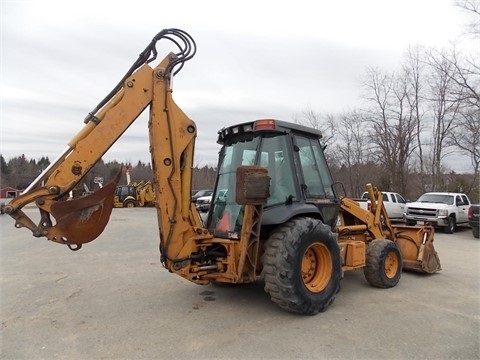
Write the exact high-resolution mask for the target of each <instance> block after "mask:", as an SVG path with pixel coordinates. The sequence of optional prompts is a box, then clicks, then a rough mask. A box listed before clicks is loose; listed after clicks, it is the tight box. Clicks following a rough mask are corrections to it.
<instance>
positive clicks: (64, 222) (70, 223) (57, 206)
mask: <svg viewBox="0 0 480 360" xmlns="http://www.w3.org/2000/svg"><path fill="white" fill-rule="evenodd" d="M120 176H121V172H119V173H118V175H117V176H116V177H115V179H114V180H113V181H111V182H110V183H108V184H107V185H105V186H104V187H102V188H101V189H100V190H98V191H96V192H94V193H93V194H91V195H88V196H85V197H83V198H79V199H74V200H67V201H58V202H55V203H53V204H52V206H51V214H52V215H53V217H54V218H55V220H56V222H57V223H56V225H55V226H53V227H51V228H49V229H48V233H47V238H48V239H49V240H52V241H55V242H58V243H62V244H67V245H71V244H76V245H80V246H81V244H84V243H88V242H90V241H92V240H94V239H96V238H97V237H98V236H99V235H100V234H101V233H102V232H103V230H104V229H105V226H106V225H107V223H108V220H109V219H110V214H111V213H112V208H113V196H114V192H115V188H116V186H117V183H118V181H119V180H120Z"/></svg>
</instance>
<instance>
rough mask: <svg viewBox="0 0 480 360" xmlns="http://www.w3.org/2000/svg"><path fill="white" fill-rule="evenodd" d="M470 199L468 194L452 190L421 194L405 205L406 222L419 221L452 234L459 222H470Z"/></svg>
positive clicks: (412, 223) (411, 223)
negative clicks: (414, 200)
mask: <svg viewBox="0 0 480 360" xmlns="http://www.w3.org/2000/svg"><path fill="white" fill-rule="evenodd" d="M469 207H470V200H469V198H468V196H467V195H466V194H462V193H451V192H429V193H425V194H423V195H422V196H420V197H419V198H418V199H417V201H416V202H411V203H407V204H406V206H405V222H406V224H407V225H415V224H416V223H417V221H421V222H428V223H431V224H432V225H433V226H435V227H442V228H443V229H444V231H445V232H446V233H447V234H452V233H454V232H455V230H456V229H457V225H459V224H465V225H466V224H468V209H469Z"/></svg>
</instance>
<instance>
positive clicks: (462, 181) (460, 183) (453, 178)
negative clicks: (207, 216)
mask: <svg viewBox="0 0 480 360" xmlns="http://www.w3.org/2000/svg"><path fill="white" fill-rule="evenodd" d="M332 152H333V151H330V152H329V153H332ZM329 157H330V155H329ZM329 160H330V161H329V163H330V170H331V172H332V176H333V178H334V180H335V182H336V183H337V189H338V191H339V193H340V195H345V196H350V197H359V196H360V195H361V194H362V193H363V192H364V191H365V185H366V184H367V183H372V184H373V185H374V186H376V187H378V188H379V189H380V190H383V191H397V192H400V191H399V189H398V188H395V187H393V186H392V183H393V182H392V178H391V171H390V169H386V168H385V167H384V166H383V165H381V164H376V163H375V162H373V161H372V162H368V163H361V164H350V165H347V164H342V163H338V162H332V158H330V159H329ZM0 162H1V173H0V187H1V188H4V187H12V188H14V189H18V190H24V189H25V188H27V187H28V185H30V184H31V183H32V182H33V180H35V178H36V177H37V176H38V175H39V174H40V173H41V172H42V171H43V170H45V169H46V168H47V167H48V165H49V164H50V161H49V159H48V157H41V158H40V159H39V160H35V159H27V158H26V157H25V155H21V156H18V157H14V158H12V159H10V160H9V161H8V162H7V161H5V159H4V157H3V156H2V155H0ZM126 167H129V168H130V181H131V182H137V183H138V182H140V181H142V180H144V181H148V180H153V170H152V167H151V165H150V163H144V162H141V161H139V162H138V163H137V164H135V165H132V164H123V163H119V162H117V161H110V162H104V161H103V160H102V159H100V160H99V161H98V162H97V164H95V166H94V167H93V168H92V169H91V170H90V171H89V172H88V173H87V174H86V175H85V177H84V178H83V179H82V181H81V182H80V183H79V184H78V185H77V186H76V188H75V189H74V196H75V197H80V196H83V195H85V194H86V193H87V192H91V191H95V190H98V189H99V188H100V184H99V183H98V181H99V180H100V181H101V183H102V185H104V184H106V183H108V182H109V181H111V180H112V179H113V178H114V177H115V176H116V175H117V174H118V172H119V171H122V175H121V178H120V180H119V184H120V185H122V184H127V176H126V172H125V169H126ZM216 170H217V169H216V167H213V166H209V165H205V166H203V167H195V168H194V169H193V175H192V190H201V189H213V187H214V185H215V178H216V175H217V171H216ZM408 178H409V182H408V183H409V187H408V188H407V189H406V190H405V191H403V192H401V193H402V195H404V196H405V197H406V198H407V199H409V200H415V199H416V198H417V197H418V196H419V195H421V194H422V193H423V192H425V191H430V190H432V189H431V188H428V187H427V188H426V189H424V188H423V185H422V177H421V175H420V174H419V173H418V172H411V173H409V174H408ZM440 178H441V179H442V181H441V183H440V185H439V186H438V187H437V190H438V191H453V192H466V193H467V194H468V195H469V196H470V198H471V200H472V201H474V202H480V199H479V194H480V188H479V185H478V182H477V183H476V186H475V182H474V179H475V178H478V177H477V176H475V174H473V173H469V174H457V173H455V172H453V171H447V172H442V176H441V177H440Z"/></svg>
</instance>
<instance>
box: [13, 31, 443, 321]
mask: <svg viewBox="0 0 480 360" xmlns="http://www.w3.org/2000/svg"><path fill="white" fill-rule="evenodd" d="M159 40H170V41H171V42H173V44H174V45H175V47H176V49H178V51H177V52H175V53H174V52H171V53H168V54H167V55H166V56H165V57H164V58H163V60H161V61H160V62H159V64H158V65H156V66H155V67H151V66H150V65H149V64H150V63H151V62H152V61H154V60H155V59H156V56H157V49H156V44H157V42H158V41H159ZM195 52H196V45H195V42H194V40H193V39H192V37H191V36H190V35H189V34H188V33H186V32H185V31H183V30H179V29H164V30H162V31H161V32H159V33H158V34H157V35H156V36H155V37H154V38H153V40H152V41H151V43H150V44H149V45H148V46H147V48H146V49H145V50H144V51H143V52H142V53H141V54H140V56H139V58H138V60H137V61H136V62H135V63H134V64H133V65H132V67H131V68H130V69H129V70H128V71H127V73H126V74H125V76H124V77H123V78H122V79H121V81H120V82H119V83H118V85H117V86H115V87H114V89H113V90H112V91H111V93H110V94H108V96H107V97H106V98H105V99H103V100H102V101H101V102H100V103H99V104H98V106H97V107H96V108H95V109H94V110H93V111H92V112H90V113H89V114H88V115H87V117H86V119H85V125H84V127H83V128H82V129H81V130H80V131H79V132H78V134H76V135H75V136H74V137H73V139H72V140H71V141H70V142H69V143H68V146H67V148H66V149H65V151H64V152H63V153H62V154H61V155H60V156H59V157H58V158H57V159H56V160H55V161H53V162H52V164H51V165H50V166H49V167H48V168H47V169H46V170H45V171H44V172H43V173H42V174H40V175H39V177H38V178H37V179H35V180H34V182H33V183H32V184H31V185H30V186H29V187H28V188H27V189H26V190H25V192H24V193H23V194H22V195H20V196H19V197H17V198H15V199H13V200H12V201H11V202H10V203H9V204H8V205H7V206H6V207H5V212H6V213H8V214H9V215H10V216H11V217H12V218H14V219H15V226H16V227H17V228H20V227H26V228H27V229H29V230H30V231H31V232H32V234H33V235H34V236H35V237H46V238H47V239H48V240H51V241H53V242H56V243H59V244H64V245H66V246H67V247H69V248H70V249H71V250H78V249H80V248H81V247H82V245H83V244H85V243H88V242H90V241H92V240H94V239H95V238H97V237H98V236H99V235H100V234H101V233H102V231H103V229H104V228H105V226H106V225H107V223H108V220H109V217H110V214H111V211H112V200H113V193H114V189H115V186H116V183H117V182H118V179H119V177H120V174H121V173H120V172H119V175H118V176H117V177H116V178H115V179H114V180H113V181H112V182H111V183H109V184H108V185H105V186H104V187H103V188H101V189H100V190H98V191H96V192H95V193H94V194H92V195H89V196H87V197H84V198H80V199H74V200H70V201H65V198H66V196H67V194H68V193H69V191H70V190H71V189H72V188H73V187H74V186H75V185H76V184H78V183H79V182H80V181H81V179H82V178H83V177H84V176H85V174H87V172H88V171H89V170H90V169H91V168H92V167H93V165H94V164H95V163H96V162H97V161H98V160H99V159H100V158H101V157H102V156H103V155H104V154H105V152H106V151H107V150H108V149H109V148H110V147H111V146H112V144H114V143H115V141H116V140H117V139H118V138H119V137H120V136H121V135H122V133H123V132H124V131H125V130H126V129H127V128H128V127H129V126H130V125H131V124H132V123H133V121H135V119H136V118H137V117H138V116H139V115H140V114H141V113H142V112H143V111H144V110H145V109H146V108H147V107H149V111H150V116H149V123H148V128H149V140H150V152H151V158H152V166H153V170H154V187H155V194H156V200H155V207H156V212H157V218H158V229H159V235H160V246H159V248H160V261H161V263H162V264H163V266H164V267H165V268H166V269H167V270H168V271H170V272H172V273H175V274H177V275H179V276H181V277H183V278H185V279H187V280H189V281H191V282H193V283H196V284H200V285H206V284H209V283H213V284H242V283H251V282H255V281H257V280H258V281H263V282H264V284H265V285H264V288H265V291H266V292H267V293H269V295H270V298H271V300H272V301H273V302H274V303H276V304H277V305H278V306H280V307H281V308H282V309H284V310H287V311H290V312H293V313H298V314H305V315H313V314H317V313H318V312H321V311H324V310H326V308H327V307H328V306H329V305H330V304H331V303H332V302H333V301H334V299H335V296H336V294H337V293H338V291H339V289H340V281H341V279H342V277H343V273H344V271H348V270H355V269H363V271H364V274H365V278H366V279H367V281H368V282H369V283H370V284H371V285H372V286H376V287H382V288H390V287H393V286H395V285H396V284H397V283H398V281H399V279H400V276H401V273H402V270H403V269H408V270H413V271H419V272H424V273H435V272H437V271H439V270H440V269H441V267H440V261H439V259H438V256H437V253H436V251H435V249H434V247H433V238H434V230H433V228H432V227H431V226H412V227H408V226H393V225H392V224H391V223H390V221H389V219H388V216H387V214H386V212H385V208H384V206H383V204H382V196H381V195H382V194H381V192H380V191H378V190H377V189H376V188H375V187H373V186H372V185H368V186H367V190H368V191H369V194H370V199H371V201H372V207H371V209H370V211H366V210H363V209H361V208H360V207H359V206H358V203H356V202H355V201H353V200H351V199H348V198H345V197H341V196H339V194H338V191H337V187H338V184H336V183H334V181H333V179H332V176H331V174H330V171H329V167H328V165H327V162H326V159H325V156H324V153H323V150H324V144H323V143H322V134H321V132H320V131H319V130H316V129H311V128H308V127H306V126H302V125H298V124H294V123H289V122H285V121H280V120H275V119H260V120H254V121H246V122H243V123H241V124H237V125H232V126H228V127H225V128H222V129H221V130H219V132H218V143H219V144H220V145H221V150H220V153H219V160H218V175H217V179H216V184H215V189H214V193H213V198H212V204H211V207H210V210H209V213H208V216H207V219H206V220H205V223H204V222H203V221H202V219H201V217H200V215H199V213H198V211H197V209H196V208H195V204H193V203H192V202H191V201H190V198H191V186H192V167H193V159H194V148H195V139H196V136H197V126H196V124H195V122H194V121H192V120H191V119H190V118H189V117H188V116H187V115H186V114H185V113H184V112H183V111H182V110H181V109H180V108H179V107H178V105H177V104H176V103H175V101H174V100H173V97H172V79H173V76H174V75H176V74H177V73H178V72H179V70H181V69H182V68H183V66H184V64H185V63H186V62H187V61H188V60H190V59H191V58H192V57H193V56H194V54H195ZM220 195H221V196H220ZM30 203H35V205H36V206H37V207H38V209H39V211H40V221H39V222H38V223H35V222H34V221H32V220H31V219H30V218H29V217H28V216H27V215H26V214H25V212H24V211H23V210H22V208H23V207H24V206H25V205H27V204H30Z"/></svg>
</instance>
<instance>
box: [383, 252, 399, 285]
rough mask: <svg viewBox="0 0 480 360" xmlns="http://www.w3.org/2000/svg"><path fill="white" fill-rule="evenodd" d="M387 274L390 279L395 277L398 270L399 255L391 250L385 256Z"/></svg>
mask: <svg viewBox="0 0 480 360" xmlns="http://www.w3.org/2000/svg"><path fill="white" fill-rule="evenodd" d="M384 270H385V275H386V276H387V277H388V278H389V279H393V278H394V277H395V275H397V271H398V256H397V254H395V253H394V252H389V253H388V254H387V256H386V257H385V264H384Z"/></svg>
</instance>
